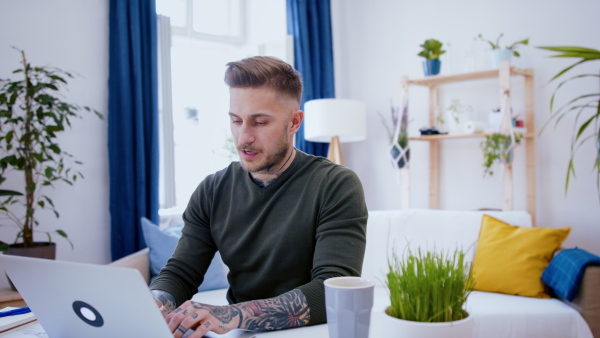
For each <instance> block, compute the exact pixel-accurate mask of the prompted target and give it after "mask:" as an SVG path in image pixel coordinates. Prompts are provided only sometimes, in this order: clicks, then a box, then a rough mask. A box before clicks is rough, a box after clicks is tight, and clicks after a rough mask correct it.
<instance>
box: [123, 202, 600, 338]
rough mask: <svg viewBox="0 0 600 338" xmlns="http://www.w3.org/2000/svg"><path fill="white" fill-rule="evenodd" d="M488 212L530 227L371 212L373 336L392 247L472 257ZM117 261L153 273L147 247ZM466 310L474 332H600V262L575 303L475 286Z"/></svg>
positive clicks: (515, 216)
mask: <svg viewBox="0 0 600 338" xmlns="http://www.w3.org/2000/svg"><path fill="white" fill-rule="evenodd" d="M484 213H486V214H489V215H491V216H492V217H495V218H498V219H500V220H502V221H504V222H507V223H509V224H511V225H518V226H524V227H531V217H530V216H529V214H527V213H526V212H520V211H515V212H488V211H486V212H480V211H447V210H418V209H414V210H407V211H399V210H391V211H371V212H369V220H368V225H367V248H366V252H365V259H364V264H363V272H362V275H363V277H365V278H368V279H371V280H373V281H375V282H376V284H377V287H376V290H375V305H374V308H373V317H372V323H371V328H372V329H371V338H379V337H380V335H381V334H380V331H379V326H380V324H379V323H380V320H381V316H382V312H383V309H384V308H385V307H387V306H388V305H389V299H388V298H387V290H386V289H385V287H384V285H383V280H384V278H385V273H386V271H387V258H388V257H389V256H388V255H389V253H390V252H391V250H392V247H394V246H395V250H396V252H398V253H402V252H403V250H404V248H405V247H406V245H407V244H408V243H410V247H411V248H413V249H414V248H416V247H424V248H433V247H435V248H437V249H453V248H456V247H457V246H458V247H461V248H463V249H464V250H466V251H467V255H468V257H469V258H470V259H472V257H473V255H474V252H475V249H476V242H477V238H478V235H479V228H480V224H481V219H482V216H483V214H484ZM112 264H114V265H121V266H130V267H136V268H138V269H139V270H140V271H142V273H143V274H144V275H145V276H146V278H149V266H148V258H147V249H146V250H144V251H141V252H138V253H136V254H133V255H131V256H128V257H125V258H124V259H122V260H119V261H116V262H114V263H112ZM225 293H226V290H225V289H223V290H214V291H208V292H202V293H199V294H197V295H196V296H195V297H194V298H195V299H196V300H198V301H202V302H205V303H212V304H215V305H221V304H226V303H227V302H226V300H225ZM467 310H468V312H469V313H470V314H471V315H472V316H473V317H474V323H475V325H474V337H482V338H483V337H485V338H493V337H502V338H505V337H522V338H525V337H527V338H530V337H540V338H541V337H544V338H548V337H556V338H559V337H560V338H563V337H579V338H590V337H593V335H592V330H593V331H594V333H595V335H596V336H597V337H600V331H599V330H600V318H599V313H600V311H599V310H600V266H593V267H588V269H587V271H586V275H585V277H584V281H583V284H582V289H581V290H580V293H579V296H578V298H577V299H576V300H575V301H574V302H573V303H567V302H564V301H562V300H559V299H557V298H551V299H538V298H529V297H521V296H512V295H505V294H499V293H489V292H480V291H474V292H473V293H472V294H471V295H470V296H469V299H468V301H467ZM584 317H585V319H584ZM322 331H323V330H322ZM325 331H326V330H324V332H325ZM315 333H316V331H315ZM318 335H319V333H316V336H318ZM324 337H326V335H325V336H324ZM382 338H384V337H382ZM385 338H387V337H385Z"/></svg>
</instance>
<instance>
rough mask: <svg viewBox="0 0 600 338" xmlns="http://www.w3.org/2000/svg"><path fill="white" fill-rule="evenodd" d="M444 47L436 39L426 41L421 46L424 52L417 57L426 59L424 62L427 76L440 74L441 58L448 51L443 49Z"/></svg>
mask: <svg viewBox="0 0 600 338" xmlns="http://www.w3.org/2000/svg"><path fill="white" fill-rule="evenodd" d="M442 46H443V44H442V43H441V42H440V41H438V40H436V39H429V40H425V42H424V43H423V44H422V45H420V47H421V48H422V50H421V51H420V52H419V54H417V55H418V56H421V57H424V58H425V61H423V70H424V72H425V76H430V75H437V74H439V73H440V69H441V61H440V56H441V55H442V54H444V53H446V51H445V50H443V49H442Z"/></svg>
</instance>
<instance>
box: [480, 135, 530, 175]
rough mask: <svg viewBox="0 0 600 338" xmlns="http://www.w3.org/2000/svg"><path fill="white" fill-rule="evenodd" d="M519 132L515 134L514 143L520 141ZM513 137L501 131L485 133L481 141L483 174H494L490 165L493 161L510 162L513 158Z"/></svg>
mask: <svg viewBox="0 0 600 338" xmlns="http://www.w3.org/2000/svg"><path fill="white" fill-rule="evenodd" d="M521 138H522V135H521V134H515V138H514V143H515V144H520V143H521ZM512 145H513V139H512V137H511V136H510V135H507V134H502V133H493V134H491V135H486V137H485V140H484V141H483V142H481V149H482V150H483V167H484V168H485V169H484V172H483V175H484V176H485V175H486V174H489V175H490V176H492V175H494V172H493V171H492V167H493V165H494V164H495V163H502V164H506V163H512V160H513V147H512Z"/></svg>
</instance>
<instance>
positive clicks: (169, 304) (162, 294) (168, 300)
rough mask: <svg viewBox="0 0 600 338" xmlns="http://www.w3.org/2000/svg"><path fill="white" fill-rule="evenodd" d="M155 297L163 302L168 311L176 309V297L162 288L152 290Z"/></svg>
mask: <svg viewBox="0 0 600 338" xmlns="http://www.w3.org/2000/svg"><path fill="white" fill-rule="evenodd" d="M150 292H151V293H152V296H154V299H156V300H158V301H159V302H161V303H162V305H163V307H164V308H165V310H166V311H167V312H171V311H173V310H175V297H173V295H171V294H170V293H168V292H166V291H162V290H151V291H150Z"/></svg>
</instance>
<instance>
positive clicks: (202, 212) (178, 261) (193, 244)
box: [150, 176, 217, 306]
mask: <svg viewBox="0 0 600 338" xmlns="http://www.w3.org/2000/svg"><path fill="white" fill-rule="evenodd" d="M211 177H212V176H209V177H207V179H205V180H204V181H203V182H202V183H200V185H199V186H198V188H197V189H196V191H194V193H193V194H192V197H191V198H190V201H189V203H188V206H187V208H186V210H185V212H184V214H183V221H184V227H183V229H182V236H181V238H180V239H179V242H178V243H177V247H176V248H175V251H174V252H173V255H172V256H171V258H170V259H169V260H168V262H167V265H165V267H164V268H162V270H161V271H160V273H159V274H158V276H157V277H156V279H155V280H154V281H153V282H152V283H151V284H150V289H151V290H163V291H166V292H168V293H170V294H171V295H173V297H174V298H175V302H176V305H177V306H180V305H181V304H182V303H183V302H185V301H186V300H188V299H190V298H192V296H193V295H194V294H195V293H197V292H198V286H199V285H200V284H202V281H203V280H204V275H205V273H206V271H207V270H208V267H209V265H210V263H211V261H212V258H213V256H214V255H215V252H216V251H217V247H216V245H215V242H214V241H213V238H212V235H211V232H210V221H209V219H210V218H209V210H210V209H209V208H210V199H209V196H210V189H209V188H210V178H211Z"/></svg>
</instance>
